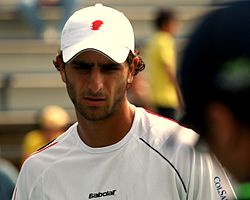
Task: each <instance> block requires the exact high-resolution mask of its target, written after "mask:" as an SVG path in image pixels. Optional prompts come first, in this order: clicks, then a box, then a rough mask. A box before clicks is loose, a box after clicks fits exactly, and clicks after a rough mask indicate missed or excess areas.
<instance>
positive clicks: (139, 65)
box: [53, 50, 145, 76]
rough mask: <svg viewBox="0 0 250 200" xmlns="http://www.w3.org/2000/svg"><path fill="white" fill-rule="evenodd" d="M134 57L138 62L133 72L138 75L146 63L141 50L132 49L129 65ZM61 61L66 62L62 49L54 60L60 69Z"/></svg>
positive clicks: (129, 55)
mask: <svg viewBox="0 0 250 200" xmlns="http://www.w3.org/2000/svg"><path fill="white" fill-rule="evenodd" d="M134 58H137V62H136V63H135V65H136V66H135V71H134V74H133V75H134V76H136V75H137V74H138V73H139V72H140V71H142V70H144V69H145V63H144V62H143V60H142V58H141V56H140V52H139V51H137V50H136V51H135V52H134V53H133V52H132V51H130V52H129V54H128V57H127V59H126V61H127V62H128V64H129V65H131V64H132V62H133V60H134ZM59 63H64V62H63V59H62V51H59V52H58V54H57V55H56V56H55V58H54V60H53V64H54V66H55V68H56V69H57V70H58V71H60V64H59ZM64 64H65V63H64Z"/></svg>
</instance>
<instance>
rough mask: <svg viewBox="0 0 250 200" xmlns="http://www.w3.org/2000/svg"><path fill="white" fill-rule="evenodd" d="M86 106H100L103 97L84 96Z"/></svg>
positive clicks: (102, 102)
mask: <svg viewBox="0 0 250 200" xmlns="http://www.w3.org/2000/svg"><path fill="white" fill-rule="evenodd" d="M85 101H86V104H87V105H88V106H101V105H102V104H104V102H105V98H101V97H85Z"/></svg>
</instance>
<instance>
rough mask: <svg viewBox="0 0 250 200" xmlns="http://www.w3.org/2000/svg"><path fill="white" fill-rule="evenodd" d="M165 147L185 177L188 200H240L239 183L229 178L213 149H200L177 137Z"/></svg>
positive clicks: (167, 155)
mask: <svg viewBox="0 0 250 200" xmlns="http://www.w3.org/2000/svg"><path fill="white" fill-rule="evenodd" d="M173 137H175V136H173ZM163 148H164V149H163V151H164V154H165V156H166V157H168V158H169V159H170V161H171V162H172V163H173V165H174V166H175V167H176V169H177V171H178V172H179V174H180V176H181V178H182V179H183V182H184V184H185V186H186V188H187V194H188V199H202V200H211V199H213V200H221V199H225V200H226V199H230V200H231V199H237V197H236V195H235V192H234V187H236V183H235V182H233V180H231V179H229V176H228V175H227V173H226V170H225V169H224V168H223V167H222V165H221V164H220V163H219V162H218V160H217V159H216V158H215V156H214V155H212V154H211V153H210V152H207V151H199V150H198V149H195V148H194V147H193V146H192V145H188V144H183V143H180V142H178V141H176V138H170V139H168V141H167V142H166V143H165V144H164V147H163Z"/></svg>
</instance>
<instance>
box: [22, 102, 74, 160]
mask: <svg viewBox="0 0 250 200" xmlns="http://www.w3.org/2000/svg"><path fill="white" fill-rule="evenodd" d="M38 118H39V119H38V123H39V128H38V129H35V130H32V131H30V132H28V133H27V134H26V135H25V137H24V140H23V160H25V159H26V158H27V157H29V156H30V155H31V154H32V153H34V152H35V151H37V150H38V149H40V148H41V147H43V146H44V145H46V144H47V143H48V142H50V141H52V140H53V139H55V138H56V137H58V136H59V135H60V134H61V133H63V132H64V131H65V130H66V128H68V126H69V123H70V120H69V119H70V118H69V115H68V113H67V112H66V111H65V110H64V109H63V108H62V107H59V106H55V105H50V106H46V107H44V108H43V109H42V111H41V113H39V117H38Z"/></svg>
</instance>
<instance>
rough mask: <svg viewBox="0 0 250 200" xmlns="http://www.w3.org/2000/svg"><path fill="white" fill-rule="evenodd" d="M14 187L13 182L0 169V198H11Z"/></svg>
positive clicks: (2, 199) (7, 199)
mask: <svg viewBox="0 0 250 200" xmlns="http://www.w3.org/2000/svg"><path fill="white" fill-rule="evenodd" d="M14 188H15V182H13V180H12V179H11V178H10V177H9V176H8V174H7V173H5V172H4V171H2V170H1V169H0V199H1V200H11V197H12V194H13V191H14Z"/></svg>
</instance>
